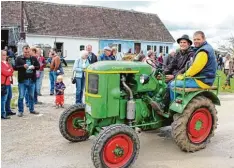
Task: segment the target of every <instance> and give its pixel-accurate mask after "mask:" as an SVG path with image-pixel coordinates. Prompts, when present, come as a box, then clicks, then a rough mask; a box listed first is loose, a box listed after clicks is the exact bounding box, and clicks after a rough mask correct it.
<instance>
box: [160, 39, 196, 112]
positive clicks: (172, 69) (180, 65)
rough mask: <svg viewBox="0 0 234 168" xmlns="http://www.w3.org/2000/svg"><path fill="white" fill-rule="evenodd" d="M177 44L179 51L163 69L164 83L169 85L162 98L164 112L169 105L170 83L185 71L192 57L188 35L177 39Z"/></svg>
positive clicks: (192, 52)
mask: <svg viewBox="0 0 234 168" xmlns="http://www.w3.org/2000/svg"><path fill="white" fill-rule="evenodd" d="M177 43H178V44H179V45H180V50H179V51H177V52H176V54H175V56H174V59H173V60H172V61H171V63H170V64H169V65H168V66H166V67H165V69H164V73H165V74H166V81H167V82H168V83H169V84H168V89H167V92H166V94H165V96H164V104H165V108H166V109H164V110H167V108H168V106H169V104H170V81H172V80H173V79H175V77H176V76H177V75H179V74H182V73H184V72H185V71H186V64H188V63H189V62H190V61H191V60H192V58H193V56H194V51H193V49H192V48H191V45H192V41H191V40H190V39H189V36H188V35H183V36H182V37H181V38H179V39H177Z"/></svg>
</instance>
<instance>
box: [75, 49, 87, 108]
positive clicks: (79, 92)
mask: <svg viewBox="0 0 234 168" xmlns="http://www.w3.org/2000/svg"><path fill="white" fill-rule="evenodd" d="M88 54H89V53H88V51H85V50H83V51H81V58H79V59H77V60H75V63H74V65H73V71H74V72H75V78H76V104H78V103H83V102H82V97H83V90H84V86H85V73H84V70H85V69H86V68H87V67H88V66H89V60H88V59H87V58H88Z"/></svg>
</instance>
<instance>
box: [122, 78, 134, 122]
mask: <svg viewBox="0 0 234 168" xmlns="http://www.w3.org/2000/svg"><path fill="white" fill-rule="evenodd" d="M121 81H122V84H123V86H124V88H125V89H126V90H127V91H128V92H129V101H128V102H127V119H128V120H129V125H130V126H131V125H132V120H134V119H135V115H136V114H135V111H136V102H135V101H134V100H133V93H132V90H131V89H130V87H129V86H128V85H127V84H126V78H125V76H124V75H123V76H122V79H121Z"/></svg>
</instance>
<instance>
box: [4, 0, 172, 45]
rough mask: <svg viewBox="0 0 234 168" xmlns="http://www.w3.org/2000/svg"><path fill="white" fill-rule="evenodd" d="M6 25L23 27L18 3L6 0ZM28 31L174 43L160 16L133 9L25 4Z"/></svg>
mask: <svg viewBox="0 0 234 168" xmlns="http://www.w3.org/2000/svg"><path fill="white" fill-rule="evenodd" d="M1 9H2V19H1V23H2V26H13V25H20V4H19V2H18V1H15V2H13V1H8V2H6V1H2V6H1ZM24 15H25V17H26V21H27V24H28V32H27V33H30V34H36V35H52V36H74V37H85V38H105V39H128V40H145V41H162V42H174V39H173V37H172V35H171V34H170V32H169V31H168V30H167V28H166V27H165V25H164V24H163V23H162V21H161V20H160V18H159V17H158V16H157V15H156V14H149V13H141V12H136V11H130V10H120V9H112V8H106V7H94V6H85V5H64V4H55V3H46V2H24Z"/></svg>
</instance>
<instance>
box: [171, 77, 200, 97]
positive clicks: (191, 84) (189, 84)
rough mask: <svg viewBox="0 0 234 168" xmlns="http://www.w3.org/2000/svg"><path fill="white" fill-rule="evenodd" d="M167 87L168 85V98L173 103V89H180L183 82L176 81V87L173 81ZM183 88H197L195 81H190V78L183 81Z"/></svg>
mask: <svg viewBox="0 0 234 168" xmlns="http://www.w3.org/2000/svg"><path fill="white" fill-rule="evenodd" d="M169 85H170V98H171V101H173V100H175V95H174V91H173V90H174V87H180V88H182V87H183V86H184V81H183V80H176V85H175V81H172V82H171V83H170V84H169ZM185 87H186V88H199V86H198V85H197V83H196V81H195V80H194V79H190V78H189V79H185ZM176 95H177V94H176Z"/></svg>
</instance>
